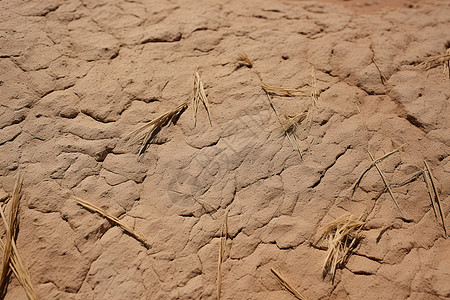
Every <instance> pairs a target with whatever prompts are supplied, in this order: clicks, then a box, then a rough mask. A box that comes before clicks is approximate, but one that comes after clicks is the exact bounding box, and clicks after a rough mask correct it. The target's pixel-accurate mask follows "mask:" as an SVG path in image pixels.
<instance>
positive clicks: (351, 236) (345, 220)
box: [319, 213, 365, 283]
mask: <svg viewBox="0 0 450 300" xmlns="http://www.w3.org/2000/svg"><path fill="white" fill-rule="evenodd" d="M364 225H365V222H364V221H362V220H361V218H359V219H357V218H356V217H354V216H352V215H350V214H349V213H346V214H344V215H342V216H340V217H339V218H337V219H336V220H334V221H333V222H330V223H328V224H327V225H325V226H324V228H323V233H322V236H321V238H320V240H322V239H325V240H326V241H327V244H328V250H327V256H326V258H325V263H324V267H323V274H322V275H323V277H325V276H326V274H331V279H332V282H333V283H334V278H335V276H336V269H337V268H342V267H344V265H345V263H346V262H347V260H348V258H349V256H350V255H351V251H352V250H353V249H354V248H355V247H356V244H357V242H358V240H359V238H360V235H359V234H360V231H361V230H362V228H363V227H364ZM320 240H319V241H320Z"/></svg>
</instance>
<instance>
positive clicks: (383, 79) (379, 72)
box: [372, 57, 387, 85]
mask: <svg viewBox="0 0 450 300" xmlns="http://www.w3.org/2000/svg"><path fill="white" fill-rule="evenodd" d="M372 62H373V64H374V65H375V67H376V68H377V70H378V74H380V80H381V83H382V84H383V85H386V82H387V79H386V76H384V74H383V72H381V69H380V67H379V66H378V64H377V62H376V61H375V59H374V58H373V57H372Z"/></svg>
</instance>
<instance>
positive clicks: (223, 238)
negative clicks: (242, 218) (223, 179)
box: [217, 211, 228, 300]
mask: <svg viewBox="0 0 450 300" xmlns="http://www.w3.org/2000/svg"><path fill="white" fill-rule="evenodd" d="M227 237H228V211H227V212H226V213H225V216H224V219H223V222H222V227H221V229H220V244H219V258H218V261H217V300H220V297H221V293H222V264H223V259H224V256H225V247H226V245H227Z"/></svg>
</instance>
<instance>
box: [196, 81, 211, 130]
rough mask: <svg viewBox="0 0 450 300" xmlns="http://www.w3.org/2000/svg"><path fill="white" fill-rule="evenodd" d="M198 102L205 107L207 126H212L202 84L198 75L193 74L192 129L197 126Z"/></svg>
mask: <svg viewBox="0 0 450 300" xmlns="http://www.w3.org/2000/svg"><path fill="white" fill-rule="evenodd" d="M200 102H201V103H202V104H203V107H205V110H206V113H207V114H208V119H209V124H210V125H211V126H212V122H211V113H210V111H209V102H208V98H207V97H206V93H205V89H204V88H203V82H202V80H201V79H200V75H199V74H198V72H195V75H194V97H193V98H192V109H193V111H194V115H193V119H194V127H195V126H196V125H197V112H198V107H199V106H200Z"/></svg>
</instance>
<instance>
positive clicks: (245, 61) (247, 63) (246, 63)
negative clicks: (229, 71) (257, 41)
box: [237, 52, 253, 69]
mask: <svg viewBox="0 0 450 300" xmlns="http://www.w3.org/2000/svg"><path fill="white" fill-rule="evenodd" d="M237 63H238V66H237V68H240V67H247V68H249V69H251V68H252V67H253V63H252V61H251V60H250V58H249V57H248V55H247V53H245V52H240V53H239V55H238V59H237Z"/></svg>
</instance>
